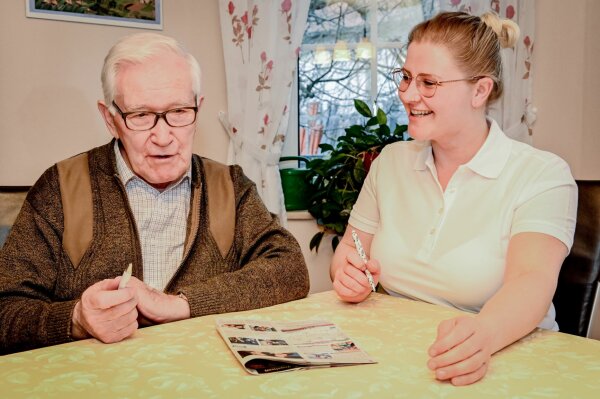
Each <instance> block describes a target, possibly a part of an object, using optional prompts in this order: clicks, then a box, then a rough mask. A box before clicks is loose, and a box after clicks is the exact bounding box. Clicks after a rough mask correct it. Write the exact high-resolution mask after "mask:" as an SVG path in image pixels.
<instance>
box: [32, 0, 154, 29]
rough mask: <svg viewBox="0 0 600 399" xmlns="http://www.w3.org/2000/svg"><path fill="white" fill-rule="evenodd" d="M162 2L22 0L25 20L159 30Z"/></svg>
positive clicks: (135, 0) (129, 0) (152, 0)
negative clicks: (33, 19) (35, 19)
mask: <svg viewBox="0 0 600 399" xmlns="http://www.w3.org/2000/svg"><path fill="white" fill-rule="evenodd" d="M161 3H162V0H25V7H26V9H25V15H26V16H27V17H28V18H41V19H54V20H59V21H71V22H82V23H89V24H100V25H113V26H124V27H130V28H143V29H157V30H162V28H163V22H162V21H163V18H162V4H161Z"/></svg>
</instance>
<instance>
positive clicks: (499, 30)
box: [408, 12, 520, 102]
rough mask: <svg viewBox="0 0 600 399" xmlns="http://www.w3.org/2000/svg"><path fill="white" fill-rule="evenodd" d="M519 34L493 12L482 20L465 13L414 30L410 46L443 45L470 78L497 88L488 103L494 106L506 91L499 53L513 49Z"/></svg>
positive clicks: (512, 24) (445, 14) (447, 14)
mask: <svg viewBox="0 0 600 399" xmlns="http://www.w3.org/2000/svg"><path fill="white" fill-rule="evenodd" d="M519 33H520V30H519V26H518V25H517V24H516V23H515V22H513V21H511V20H508V19H501V18H499V17H498V16H497V15H496V14H494V13H491V12H488V13H485V14H483V15H482V16H481V17H478V16H475V15H470V14H467V13H464V12H442V13H440V14H438V15H436V16H435V17H433V18H432V19H430V20H427V21H424V22H421V23H420V24H418V25H417V26H415V27H414V28H413V30H412V31H411V32H410V34H409V36H408V44H409V45H410V44H411V43H413V42H430V43H433V44H439V45H443V46H445V47H446V48H447V49H448V50H449V51H450V53H451V54H452V55H453V56H454V58H455V59H456V61H457V63H458V66H459V67H460V68H461V69H463V70H464V71H465V73H466V74H467V76H489V77H490V78H491V79H492V80H493V81H494V88H493V89H492V92H491V93H490V96H489V97H488V102H493V101H495V100H497V99H498V98H500V97H501V96H502V92H503V90H504V87H503V84H502V58H501V56H500V49H501V48H506V47H513V46H514V45H515V43H516V42H517V40H518V38H519Z"/></svg>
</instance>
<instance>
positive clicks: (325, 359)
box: [216, 318, 377, 375]
mask: <svg viewBox="0 0 600 399" xmlns="http://www.w3.org/2000/svg"><path fill="white" fill-rule="evenodd" d="M216 323H217V330H218V331H219V333H220V334H221V337H223V340H224V341H225V343H226V344H227V346H229V349H231V351H232V352H233V354H234V355H235V357H236V358H237V359H238V360H239V362H240V363H241V364H242V366H243V367H244V369H246V371H247V372H248V373H250V374H254V375H259V374H265V373H273V372H278V371H289V370H298V369H307V368H315V367H336V366H350V365H355V364H368V363H377V362H376V361H375V360H373V359H372V358H371V357H370V356H369V355H368V354H367V353H366V352H364V351H363V350H361V349H360V348H359V347H358V346H357V345H356V344H355V343H354V341H352V340H351V339H350V338H349V337H348V336H347V335H346V334H344V333H343V332H342V331H341V330H340V329H339V328H338V327H337V326H336V325H335V324H333V323H331V322H328V321H323V320H305V321H294V322H272V321H264V320H243V319H220V318H219V319H217V320H216Z"/></svg>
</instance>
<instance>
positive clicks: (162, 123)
mask: <svg viewBox="0 0 600 399" xmlns="http://www.w3.org/2000/svg"><path fill="white" fill-rule="evenodd" d="M171 129H173V128H172V127H171V126H169V124H168V123H167V120H166V119H165V115H160V116H159V118H158V121H157V122H156V125H154V127H153V128H152V129H150V133H151V135H150V136H151V139H152V142H153V143H154V144H156V145H160V146H163V147H164V146H167V145H169V144H170V143H171V141H172V140H173V137H172V136H171Z"/></svg>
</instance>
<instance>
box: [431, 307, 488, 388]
mask: <svg viewBox="0 0 600 399" xmlns="http://www.w3.org/2000/svg"><path fill="white" fill-rule="evenodd" d="M492 335H493V334H492V332H491V330H490V329H489V327H488V326H486V325H484V323H482V322H481V320H478V319H477V318H476V317H471V316H460V317H456V318H453V319H450V320H444V321H442V322H441V323H440V324H439V326H438V333H437V338H436V340H435V342H434V343H433V344H432V345H431V346H430V347H429V356H430V359H429V361H428V362H427V367H429V369H430V370H433V371H434V372H435V378H437V379H438V380H449V381H450V382H451V383H452V384H453V385H469V384H472V383H474V382H476V381H478V380H480V379H481V378H483V376H484V375H485V374H486V372H487V369H488V365H489V362H490V358H491V356H492Z"/></svg>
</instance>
